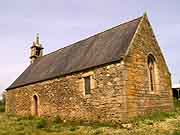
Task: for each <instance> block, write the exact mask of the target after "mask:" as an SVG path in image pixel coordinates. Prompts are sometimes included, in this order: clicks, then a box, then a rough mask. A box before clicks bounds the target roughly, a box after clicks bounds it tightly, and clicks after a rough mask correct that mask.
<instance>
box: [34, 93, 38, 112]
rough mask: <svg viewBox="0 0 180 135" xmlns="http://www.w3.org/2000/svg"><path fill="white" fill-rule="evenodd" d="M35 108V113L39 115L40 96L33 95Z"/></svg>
mask: <svg viewBox="0 0 180 135" xmlns="http://www.w3.org/2000/svg"><path fill="white" fill-rule="evenodd" d="M33 108H34V109H33V111H34V115H38V97H37V96H36V95H34V96H33Z"/></svg>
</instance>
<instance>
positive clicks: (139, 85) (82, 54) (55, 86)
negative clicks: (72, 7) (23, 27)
mask: <svg viewBox="0 0 180 135" xmlns="http://www.w3.org/2000/svg"><path fill="white" fill-rule="evenodd" d="M30 60H31V64H30V65H29V66H28V67H27V69H26V70H25V71H24V72H23V73H22V74H21V75H20V76H19V77H18V78H17V79H16V80H15V81H14V82H13V83H12V84H11V85H10V86H9V87H8V88H7V89H6V90H7V95H6V112H7V113H12V114H16V115H21V116H27V115H36V116H52V117H53V116H57V115H58V116H59V117H60V118H61V119H62V120H69V121H76V120H77V121H80V120H82V121H96V122H115V121H126V120H128V119H129V118H133V117H137V116H141V115H144V114H147V113H151V112H154V111H172V110H173V98H172V90H171V74H170V72H169V70H168V67H167V64H166V61H165V59H164V57H163V54H162V51H161V49H160V46H159V44H158V42H157V40H156V37H155V35H154V33H153V30H152V27H151V24H150V22H149V20H148V17H147V15H146V14H144V15H143V16H141V17H139V18H136V19H134V20H131V21H128V22H126V23H122V24H120V25H118V26H116V27H113V28H111V29H108V30H106V31H104V32H101V33H98V34H96V35H94V36H91V37H89V38H87V39H84V40H81V41H79V42H77V43H74V44H72V45H69V46H67V47H64V48H61V49H59V50H57V51H54V52H52V53H49V54H46V55H43V46H42V45H41V43H40V41H39V36H38V35H37V37H36V40H35V41H34V42H33V45H32V47H31V56H30Z"/></svg>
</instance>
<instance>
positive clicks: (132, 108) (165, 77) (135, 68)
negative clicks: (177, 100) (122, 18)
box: [125, 16, 173, 117]
mask: <svg viewBox="0 0 180 135" xmlns="http://www.w3.org/2000/svg"><path fill="white" fill-rule="evenodd" d="M149 54H152V55H153V56H154V57H155V59H156V65H157V67H156V68H157V71H156V73H155V75H156V77H157V78H156V79H157V81H156V84H155V85H156V87H155V88H156V89H155V91H154V92H152V91H150V85H149V74H148V61H147V60H148V59H147V58H148V55H149ZM125 66H126V67H127V75H128V80H127V90H128V91H127V93H128V106H127V107H128V117H134V116H138V115H142V114H146V113H149V112H151V111H156V110H161V111H171V110H172V109H173V100H172V91H171V75H170V73H169V71H168V68H167V65H166V62H165V60H164V58H163V55H162V53H161V50H160V48H159V46H158V43H157V41H156V39H155V36H154V34H153V31H152V28H151V26H150V23H149V21H148V19H147V16H144V17H143V19H142V20H141V23H140V24H139V27H138V29H137V31H136V34H135V36H134V39H133V41H132V42H131V45H130V47H129V50H128V52H127V56H126V59H125Z"/></svg>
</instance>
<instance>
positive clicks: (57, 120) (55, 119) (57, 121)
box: [52, 115, 63, 124]
mask: <svg viewBox="0 0 180 135" xmlns="http://www.w3.org/2000/svg"><path fill="white" fill-rule="evenodd" d="M52 122H53V123H54V124H58V123H62V122H63V121H62V120H61V118H60V117H59V116H58V115H57V116H55V117H54V118H53V119H52Z"/></svg>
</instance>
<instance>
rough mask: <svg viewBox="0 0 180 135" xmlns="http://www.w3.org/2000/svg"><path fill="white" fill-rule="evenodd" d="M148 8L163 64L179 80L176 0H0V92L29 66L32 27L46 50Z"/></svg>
mask: <svg viewBox="0 0 180 135" xmlns="http://www.w3.org/2000/svg"><path fill="white" fill-rule="evenodd" d="M144 12H147V14H148V17H149V20H150V22H151V24H152V26H153V29H154V32H155V35H156V38H157V40H158V42H159V45H160V47H161V49H162V52H163V54H164V56H165V58H166V62H167V63H168V66H169V69H170V72H171V74H172V79H173V83H177V82H179V80H180V70H179V67H180V58H179V55H180V0H156V1H152V0H0V50H1V52H0V58H1V63H0V91H1V90H4V89H5V88H7V87H8V86H9V85H10V84H11V83H12V82H13V81H14V80H15V79H16V78H17V77H18V76H19V75H20V74H21V73H22V72H23V71H24V69H25V68H26V67H27V66H28V65H29V63H30V60H29V51H30V49H29V48H30V46H31V44H32V41H33V40H34V38H35V35H36V33H37V32H39V33H40V39H41V42H42V44H43V47H44V48H45V54H46V53H49V52H52V51H55V50H57V49H59V48H61V47H64V46H67V45H69V44H71V43H74V42H76V41H78V40H81V39H84V38H86V37H89V36H91V35H94V34H95V33H97V32H101V31H104V30H106V29H108V28H110V27H113V26H116V25H118V24H120V23H122V22H125V21H128V20H131V19H134V18H137V17H139V16H142V15H143V13H144Z"/></svg>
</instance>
